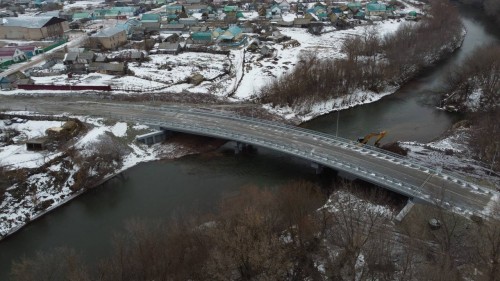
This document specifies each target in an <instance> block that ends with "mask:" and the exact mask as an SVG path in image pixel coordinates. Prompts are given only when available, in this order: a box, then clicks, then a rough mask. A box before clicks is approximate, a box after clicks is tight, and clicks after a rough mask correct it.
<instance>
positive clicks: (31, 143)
mask: <svg viewBox="0 0 500 281" xmlns="http://www.w3.org/2000/svg"><path fill="white" fill-rule="evenodd" d="M48 142H49V138H47V137H41V138H36V139H31V140H28V141H26V150H29V151H40V150H45V149H46V148H47V143H48Z"/></svg>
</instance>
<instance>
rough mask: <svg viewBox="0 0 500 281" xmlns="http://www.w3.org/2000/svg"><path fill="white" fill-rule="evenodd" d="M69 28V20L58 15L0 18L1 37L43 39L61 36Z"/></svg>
mask: <svg viewBox="0 0 500 281" xmlns="http://www.w3.org/2000/svg"><path fill="white" fill-rule="evenodd" d="M68 29H69V27H68V22H67V21H66V20H64V19H61V18H58V17H14V18H2V19H1V20H0V38H1V39H16V40H35V41H36V40H43V39H48V38H54V37H61V36H62V35H63V34H64V32H65V31H67V30H68Z"/></svg>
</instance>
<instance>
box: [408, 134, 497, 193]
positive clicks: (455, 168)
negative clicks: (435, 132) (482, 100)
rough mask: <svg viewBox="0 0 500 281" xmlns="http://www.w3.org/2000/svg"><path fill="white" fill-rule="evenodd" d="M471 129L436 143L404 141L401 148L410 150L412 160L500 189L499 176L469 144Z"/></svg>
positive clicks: (409, 154)
mask: <svg viewBox="0 0 500 281" xmlns="http://www.w3.org/2000/svg"><path fill="white" fill-rule="evenodd" d="M470 130H471V129H469V128H459V129H457V130H455V131H454V132H453V133H452V134H450V135H448V136H446V137H444V138H441V139H439V140H436V141H432V142H429V143H418V142H401V143H400V145H401V146H402V147H403V148H406V149H408V150H409V152H408V156H409V157H411V158H415V159H418V160H421V161H422V162H424V163H428V164H430V165H432V166H434V167H441V168H442V169H443V170H445V171H446V172H447V173H451V174H457V175H458V176H460V177H462V178H466V179H469V180H473V181H475V182H478V183H480V184H481V185H482V186H485V187H489V188H491V189H497V190H498V187H499V186H500V177H498V176H495V174H494V173H493V175H492V174H491V170H490V167H489V166H488V165H485V164H484V163H482V162H480V161H477V160H475V159H474V158H473V156H474V155H473V152H472V151H471V148H470V147H469V145H468V142H469V139H470ZM498 191H500V190H498Z"/></svg>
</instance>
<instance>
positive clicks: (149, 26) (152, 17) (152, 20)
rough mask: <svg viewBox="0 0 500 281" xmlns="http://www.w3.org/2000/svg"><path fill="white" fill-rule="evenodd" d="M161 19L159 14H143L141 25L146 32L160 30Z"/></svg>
mask: <svg viewBox="0 0 500 281" xmlns="http://www.w3.org/2000/svg"><path fill="white" fill-rule="evenodd" d="M160 22H161V18H160V15H158V14H143V15H142V17H141V25H142V26H143V27H144V28H145V29H146V31H153V30H160Z"/></svg>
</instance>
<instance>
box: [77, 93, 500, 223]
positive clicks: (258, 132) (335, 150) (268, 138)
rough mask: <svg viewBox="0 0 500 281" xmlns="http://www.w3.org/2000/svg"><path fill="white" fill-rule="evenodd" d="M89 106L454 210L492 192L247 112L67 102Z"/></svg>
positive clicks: (485, 203)
mask: <svg viewBox="0 0 500 281" xmlns="http://www.w3.org/2000/svg"><path fill="white" fill-rule="evenodd" d="M68 106H71V107H72V109H73V110H74V111H78V110H77V107H82V106H83V107H91V108H92V110H93V111H94V112H96V113H99V112H100V113H101V115H102V113H106V114H105V115H106V116H108V115H109V116H113V117H115V118H120V119H123V120H128V121H136V122H143V123H146V124H150V125H153V126H157V127H160V126H161V127H163V128H167V129H169V130H172V131H179V132H184V133H190V134H196V135H202V136H210V137H216V138H222V139H227V140H234V141H240V142H243V143H247V144H253V145H256V146H261V147H267V148H270V149H273V150H276V151H281V152H283V153H287V154H291V155H294V156H297V157H301V158H303V159H307V160H310V161H313V162H316V163H318V164H321V165H324V166H326V167H331V168H333V169H336V170H339V171H344V172H347V173H351V174H353V175H355V176H357V177H358V178H361V179H363V180H366V181H368V182H372V183H374V184H376V185H378V186H381V187H384V188H387V189H389V190H392V191H394V192H397V193H400V194H403V195H405V196H408V197H410V198H414V199H415V200H416V201H422V202H427V203H436V202H441V203H440V204H441V205H442V206H444V207H447V208H453V209H455V210H456V211H461V212H469V213H475V214H482V215H486V216H488V215H489V212H490V211H491V210H490V209H491V207H492V206H493V205H494V204H498V192H495V191H491V190H488V189H485V188H482V187H480V186H477V185H475V184H472V183H469V182H467V181H465V180H463V179H460V178H459V177H456V176H452V175H449V174H446V173H442V172H437V171H435V170H433V169H432V168H428V167H425V166H424V165H423V164H422V163H418V162H415V160H410V159H407V158H405V157H402V156H398V155H395V154H392V153H390V152H387V151H383V150H380V149H377V148H375V147H371V146H364V147H360V146H358V145H357V143H355V142H353V141H350V140H346V139H342V138H338V137H334V136H330V135H326V134H323V133H320V132H315V131H311V130H306V129H302V128H299V127H294V126H287V125H283V124H279V123H274V122H269V121H264V120H258V119H253V118H248V117H241V116H235V115H230V114H223V113H220V112H213V111H210V110H202V109H193V108H188V107H151V106H142V105H112V104H107V103H68Z"/></svg>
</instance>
